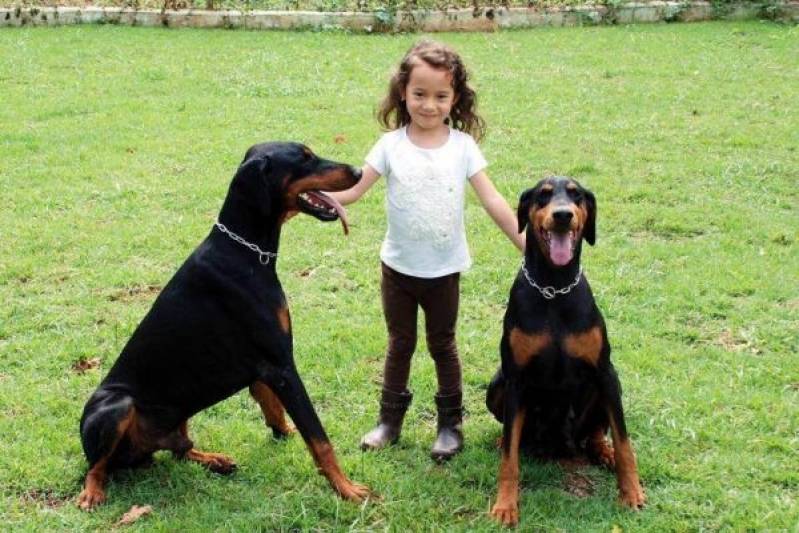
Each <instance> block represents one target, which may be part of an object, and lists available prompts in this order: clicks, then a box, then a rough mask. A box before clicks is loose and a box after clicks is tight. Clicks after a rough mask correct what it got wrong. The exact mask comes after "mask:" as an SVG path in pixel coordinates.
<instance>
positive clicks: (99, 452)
mask: <svg viewBox="0 0 799 533" xmlns="http://www.w3.org/2000/svg"><path fill="white" fill-rule="evenodd" d="M360 177H361V171H360V170H359V169H357V168H354V167H351V166H349V165H345V164H341V163H336V162H334V161H328V160H325V159H321V158H319V157H317V156H316V155H315V154H314V153H313V152H311V150H309V149H308V148H307V147H305V146H303V145H301V144H296V143H265V144H258V145H255V146H253V147H251V148H250V149H249V150H248V151H247V153H246V154H245V156H244V161H243V162H242V163H241V165H240V166H239V168H238V170H237V172H236V174H235V176H234V177H233V180H232V182H231V184H230V188H229V190H228V193H227V197H226V198H225V201H224V204H223V206H222V210H221V211H220V213H219V218H218V220H217V222H216V224H215V225H214V227H213V228H212V229H211V232H210V234H209V235H208V237H206V239H205V240H204V241H203V242H202V243H201V244H200V245H199V246H198V247H197V248H196V249H195V250H194V252H193V253H192V254H191V255H190V256H189V258H188V259H187V260H186V261H185V262H184V263H183V265H182V266H181V267H180V269H179V270H178V271H177V272H176V273H175V275H174V276H173V277H172V279H171V280H170V281H169V283H167V285H166V286H165V287H164V289H163V290H162V291H161V293H160V294H159V295H158V297H157V299H156V300H155V303H153V305H152V308H151V309H150V311H149V312H148V313H147V315H146V316H145V317H144V319H143V320H142V322H141V323H140V324H139V326H138V327H137V328H136V330H135V331H134V332H133V335H132V336H131V338H130V340H129V341H128V342H127V344H126V345H125V347H124V348H123V350H122V353H121V354H120V356H119V358H118V359H117V361H116V362H115V363H114V366H113V367H112V368H111V370H110V371H109V373H108V375H107V376H106V377H105V379H104V380H103V381H102V383H101V384H100V386H99V388H98V389H97V390H96V391H95V392H94V394H93V395H92V396H91V398H89V401H88V403H87V404H86V407H85V408H84V411H83V417H82V418H81V421H80V436H81V442H82V444H83V450H84V452H85V454H86V458H87V459H88V461H89V472H88V474H87V475H86V482H85V485H84V488H83V491H82V492H81V494H80V496H79V498H78V504H79V506H80V507H81V508H82V509H91V508H92V507H94V506H96V505H98V504H100V503H102V502H103V501H104V500H105V484H106V480H107V477H108V474H109V472H110V471H111V470H113V469H116V468H121V467H131V466H137V465H142V464H148V463H149V462H150V461H152V455H153V452H155V451H157V450H170V451H172V452H173V454H174V455H175V456H176V457H179V458H185V459H188V460H190V461H196V462H198V463H200V464H202V465H204V466H206V467H207V468H209V469H210V470H212V471H214V472H218V473H228V472H231V471H232V470H233V469H234V468H235V466H236V465H235V463H234V462H233V461H232V460H231V459H230V458H228V457H226V456H224V455H221V454H218V453H207V452H201V451H198V450H197V449H195V448H194V444H193V443H192V441H191V440H190V439H189V436H188V429H187V421H188V419H189V418H190V417H191V416H193V415H194V414H195V413H197V412H199V411H201V410H203V409H205V408H207V407H209V406H211V405H214V404H216V403H218V402H220V401H222V400H224V399H225V398H228V397H230V396H231V395H233V394H235V393H236V392H238V391H239V390H241V389H243V388H245V387H249V391H250V394H251V395H252V397H253V398H254V399H255V401H256V402H257V403H258V404H259V405H260V407H261V410H262V412H263V415H264V418H265V419H266V424H267V425H268V426H269V427H270V428H271V429H272V431H273V433H274V435H275V436H276V437H282V436H285V435H288V434H289V433H290V432H292V431H293V428H291V426H290V425H289V424H287V422H286V419H285V411H288V414H289V415H290V416H291V418H292V420H293V421H294V424H295V425H296V427H297V429H299V432H300V434H301V435H302V437H303V439H304V440H305V442H306V444H307V445H308V448H309V449H310V452H311V455H312V456H313V459H314V461H315V463H316V465H317V467H318V469H319V471H320V472H321V473H322V474H323V475H324V476H325V477H326V478H327V480H328V481H329V482H330V485H331V486H332V487H333V489H334V490H335V491H336V492H337V493H338V494H339V495H341V496H342V497H343V498H346V499H348V500H352V501H361V500H363V499H364V498H366V497H367V496H368V495H369V490H368V489H367V488H366V487H364V486H362V485H359V484H357V483H353V482H352V481H350V480H349V479H348V478H347V476H346V475H345V474H344V473H343V472H342V471H341V469H340V468H339V465H338V462H337V460H336V456H335V453H334V452H333V447H332V446H331V444H330V441H329V440H328V438H327V435H326V434H325V431H324V429H323V428H322V424H321V422H320V421H319V418H318V416H317V414H316V412H315V411H314V408H313V405H311V400H310V399H309V397H308V394H307V393H306V391H305V387H304V385H303V383H302V381H301V380H300V376H299V375H298V374H297V368H296V366H295V363H294V357H293V346H292V334H291V322H290V318H289V311H288V308H287V305H286V298H285V295H284V293H283V289H282V287H281V285H280V281H278V278H277V272H276V265H275V263H276V259H277V249H278V243H279V240H280V229H281V226H282V224H283V223H284V222H285V221H286V220H287V219H288V218H290V217H291V216H293V215H295V214H297V213H298V212H303V213H307V214H309V215H312V216H314V217H316V218H317V219H319V220H322V221H333V220H336V219H341V222H342V224H343V225H344V231H345V233H346V232H347V224H346V219H345V217H344V210H343V209H342V208H341V205H340V204H339V203H338V202H337V201H335V200H334V199H333V198H331V197H330V196H328V195H325V194H324V193H323V192H322V191H339V190H343V189H347V188H349V187H352V186H353V185H355V184H356V183H357V182H358V180H359V179H360Z"/></svg>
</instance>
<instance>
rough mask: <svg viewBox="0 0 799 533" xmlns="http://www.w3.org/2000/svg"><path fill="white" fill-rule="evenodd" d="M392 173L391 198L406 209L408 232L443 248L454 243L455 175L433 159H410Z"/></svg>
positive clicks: (455, 211) (455, 218) (415, 238)
mask: <svg viewBox="0 0 799 533" xmlns="http://www.w3.org/2000/svg"><path fill="white" fill-rule="evenodd" d="M406 163H407V165H403V166H404V168H403V169H402V170H401V171H400V172H397V173H396V174H395V176H394V178H395V180H396V181H395V183H394V185H395V187H394V188H393V191H392V193H393V194H392V198H391V199H392V202H393V203H394V205H395V206H396V207H397V208H399V209H402V210H403V211H405V213H404V215H405V217H406V219H405V226H406V227H407V229H408V231H409V234H408V236H409V237H410V238H411V239H413V240H415V241H428V242H430V243H431V244H432V245H433V247H434V248H436V249H439V250H446V249H448V248H451V247H452V245H453V238H454V236H455V235H456V232H457V230H458V220H457V205H458V204H457V202H459V201H460V199H459V198H458V195H457V190H456V187H455V183H456V180H455V177H454V176H452V173H451V171H450V170H449V169H447V168H446V167H445V166H443V165H438V164H436V163H435V162H434V161H424V162H419V163H417V162H413V161H406Z"/></svg>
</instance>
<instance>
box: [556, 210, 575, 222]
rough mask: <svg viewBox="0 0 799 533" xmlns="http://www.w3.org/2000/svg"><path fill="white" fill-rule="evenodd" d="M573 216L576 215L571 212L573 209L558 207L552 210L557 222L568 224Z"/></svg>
mask: <svg viewBox="0 0 799 533" xmlns="http://www.w3.org/2000/svg"><path fill="white" fill-rule="evenodd" d="M572 217H574V213H572V212H571V209H558V210H556V211H553V212H552V218H554V219H555V222H556V223H557V224H568V223H569V222H571V220H572Z"/></svg>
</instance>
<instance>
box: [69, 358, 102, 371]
mask: <svg viewBox="0 0 799 533" xmlns="http://www.w3.org/2000/svg"><path fill="white" fill-rule="evenodd" d="M99 366H100V358H99V357H92V358H91V359H85V358H83V357H81V358H80V359H78V360H77V361H75V363H74V364H73V365H72V370H74V371H75V372H77V373H78V374H83V373H84V372H86V371H87V370H92V369H94V368H99Z"/></svg>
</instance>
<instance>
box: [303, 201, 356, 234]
mask: <svg viewBox="0 0 799 533" xmlns="http://www.w3.org/2000/svg"><path fill="white" fill-rule="evenodd" d="M312 194H315V195H317V196H320V197H321V198H322V200H323V201H324V202H325V203H328V204H330V206H331V207H332V208H333V209H335V210H336V213H338V218H339V220H341V225H342V226H343V227H344V235H349V233H350V228H349V225H348V222H349V221H348V220H347V210H346V209H344V206H343V205H341V204H340V203H339V201H338V200H336V199H335V198H333V197H332V196H328V195H326V194H325V193H323V192H321V191H314V192H313V193H312Z"/></svg>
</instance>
